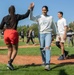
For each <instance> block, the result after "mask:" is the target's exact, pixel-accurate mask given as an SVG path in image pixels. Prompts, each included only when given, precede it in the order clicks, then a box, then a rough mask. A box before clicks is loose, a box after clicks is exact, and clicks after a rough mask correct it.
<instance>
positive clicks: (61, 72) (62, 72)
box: [58, 70, 68, 75]
mask: <svg viewBox="0 0 74 75" xmlns="http://www.w3.org/2000/svg"><path fill="white" fill-rule="evenodd" d="M58 75H68V74H67V73H66V72H65V70H60V72H59V74H58Z"/></svg>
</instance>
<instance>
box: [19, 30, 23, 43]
mask: <svg viewBox="0 0 74 75" xmlns="http://www.w3.org/2000/svg"><path fill="white" fill-rule="evenodd" d="M20 35H21V38H22V39H23V40H22V41H23V42H24V29H22V30H21V32H20Z"/></svg>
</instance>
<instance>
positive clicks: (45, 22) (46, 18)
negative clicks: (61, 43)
mask: <svg viewBox="0 0 74 75" xmlns="http://www.w3.org/2000/svg"><path fill="white" fill-rule="evenodd" d="M32 6H33V8H34V3H32ZM33 8H32V9H31V12H30V20H32V21H35V22H37V23H38V28H39V39H40V51H41V55H42V61H43V63H44V65H45V70H50V47H51V41H52V31H53V30H54V33H56V25H55V24H54V22H53V17H52V16H50V15H48V14H47V13H48V7H47V6H43V7H42V15H39V16H36V17H34V16H33Z"/></svg>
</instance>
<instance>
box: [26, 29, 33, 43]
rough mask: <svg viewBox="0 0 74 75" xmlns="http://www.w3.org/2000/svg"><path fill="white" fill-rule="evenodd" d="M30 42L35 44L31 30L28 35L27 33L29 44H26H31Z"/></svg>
mask: <svg viewBox="0 0 74 75" xmlns="http://www.w3.org/2000/svg"><path fill="white" fill-rule="evenodd" d="M30 40H31V41H32V43H33V44H34V41H33V36H32V30H29V31H28V33H27V42H26V43H27V44H28V43H29V42H30Z"/></svg>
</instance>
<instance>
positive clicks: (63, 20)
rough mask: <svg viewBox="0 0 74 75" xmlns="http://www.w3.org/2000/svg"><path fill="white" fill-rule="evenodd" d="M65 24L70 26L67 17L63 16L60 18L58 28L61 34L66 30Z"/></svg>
mask: <svg viewBox="0 0 74 75" xmlns="http://www.w3.org/2000/svg"><path fill="white" fill-rule="evenodd" d="M65 26H68V24H67V22H66V19H65V18H61V19H59V20H58V22H57V29H58V33H59V34H64V32H65V28H64V27H65Z"/></svg>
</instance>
